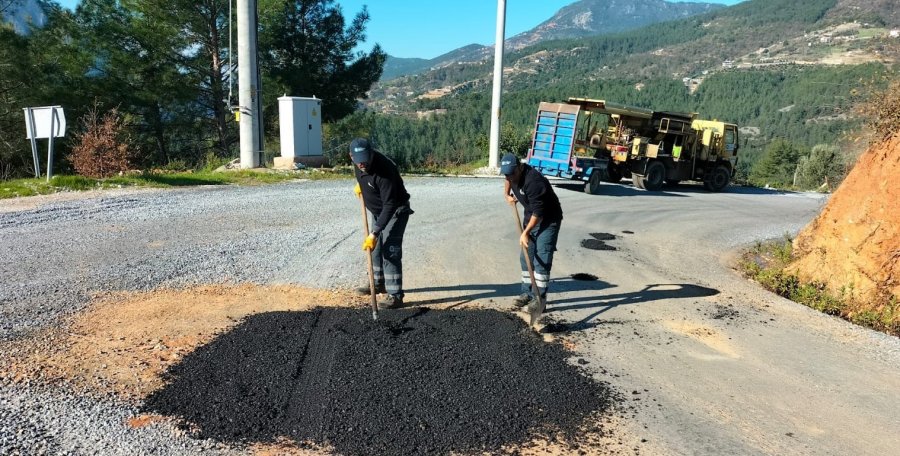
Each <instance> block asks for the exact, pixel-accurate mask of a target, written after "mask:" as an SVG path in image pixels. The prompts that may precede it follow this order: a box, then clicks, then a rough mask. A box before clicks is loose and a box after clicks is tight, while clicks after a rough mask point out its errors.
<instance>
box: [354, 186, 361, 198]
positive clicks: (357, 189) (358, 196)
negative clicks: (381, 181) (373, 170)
mask: <svg viewBox="0 0 900 456" xmlns="http://www.w3.org/2000/svg"><path fill="white" fill-rule="evenodd" d="M353 193H356V197H357V198H361V197H362V188H360V187H359V182H357V183H356V187H353Z"/></svg>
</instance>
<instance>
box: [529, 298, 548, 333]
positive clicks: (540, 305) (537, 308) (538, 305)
mask: <svg viewBox="0 0 900 456" xmlns="http://www.w3.org/2000/svg"><path fill="white" fill-rule="evenodd" d="M535 299H536V300H537V302H535V303H533V304H532V305H529V306H528V314H529V315H530V316H531V320H530V325H531V326H534V325H535V324H537V322H538V319H540V318H541V314H543V313H544V306H545V303H544V300H543V299H541V298H540V297H537V298H535Z"/></svg>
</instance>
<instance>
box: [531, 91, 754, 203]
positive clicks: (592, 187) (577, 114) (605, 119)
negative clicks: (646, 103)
mask: <svg viewBox="0 0 900 456" xmlns="http://www.w3.org/2000/svg"><path fill="white" fill-rule="evenodd" d="M738 148H739V147H738V127H737V125H735V124H733V123H727V122H722V121H719V120H703V119H698V118H697V113H684V112H675V111H653V110H650V109H645V108H639V107H635V106H628V105H624V104H618V103H612V102H607V101H605V100H594V99H588V98H569V99H568V100H566V102H565V103H551V102H541V103H540V105H539V106H538V113H537V120H536V121H535V128H534V132H533V136H532V142H531V147H530V149H529V151H528V156H527V162H528V164H529V165H531V166H532V167H533V168H535V169H536V170H538V171H540V172H541V174H544V175H545V176H553V177H561V178H566V179H574V180H580V181H583V182H584V183H585V184H584V191H585V192H586V193H590V194H597V193H599V192H600V189H601V186H602V182H619V181H621V180H622V179H623V178H626V177H631V181H632V183H633V185H634V186H635V187H637V188H639V189H644V190H648V191H658V190H661V189H662V188H663V186H664V185H672V186H674V185H678V184H679V183H681V182H683V181H697V182H702V183H703V186H704V187H705V188H706V189H707V190H709V191H713V192H718V191H722V190H724V189H725V188H726V187H728V184H729V183H730V182H731V179H732V178H733V176H734V172H735V169H736V167H737V160H738Z"/></svg>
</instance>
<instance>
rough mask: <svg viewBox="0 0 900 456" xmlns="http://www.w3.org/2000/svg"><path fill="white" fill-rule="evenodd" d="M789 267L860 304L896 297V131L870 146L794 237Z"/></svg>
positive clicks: (899, 233)
mask: <svg viewBox="0 0 900 456" xmlns="http://www.w3.org/2000/svg"><path fill="white" fill-rule="evenodd" d="M794 253H795V257H796V258H797V259H796V260H795V262H794V263H793V264H792V265H791V267H790V268H789V270H790V271H791V272H793V273H794V274H796V275H797V276H798V277H799V278H800V279H801V280H803V281H816V282H820V283H823V284H825V285H826V287H827V289H828V290H829V291H831V292H833V293H835V294H840V293H841V291H842V290H844V292H847V293H849V294H850V296H849V297H851V298H852V300H853V301H856V302H857V303H859V304H862V307H870V306H871V307H878V306H880V305H882V304H884V303H885V302H887V300H889V299H890V297H891V296H892V295H893V296H894V297H897V298H900V134H895V135H894V136H893V137H892V138H890V139H888V140H886V141H883V142H881V143H877V144H874V145H872V146H871V147H870V148H869V149H868V150H867V151H866V152H865V153H864V154H863V155H862V156H861V157H860V158H859V162H858V163H857V164H856V166H855V167H854V168H853V170H852V171H851V172H850V174H849V175H848V176H847V178H846V179H845V180H844V182H843V183H842V184H841V186H840V187H839V188H838V189H837V191H836V192H835V193H834V195H832V197H831V199H830V201H829V202H828V205H827V206H826V207H825V209H824V210H823V211H822V213H821V214H819V216H818V217H817V218H816V219H815V220H813V222H812V223H810V224H809V225H808V226H807V227H806V228H804V229H803V231H801V233H800V234H799V235H798V236H797V239H796V240H795V241H794Z"/></svg>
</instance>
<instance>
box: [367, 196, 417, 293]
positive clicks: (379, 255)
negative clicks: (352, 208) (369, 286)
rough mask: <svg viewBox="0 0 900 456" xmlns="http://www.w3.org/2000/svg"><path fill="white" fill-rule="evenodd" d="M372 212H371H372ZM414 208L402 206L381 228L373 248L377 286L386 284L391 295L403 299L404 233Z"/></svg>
mask: <svg viewBox="0 0 900 456" xmlns="http://www.w3.org/2000/svg"><path fill="white" fill-rule="evenodd" d="M370 214H371V212H370ZM412 214H413V210H412V209H410V207H409V205H406V206H400V207H399V208H397V211H396V212H394V215H393V216H392V217H391V219H390V220H388V223H387V225H386V226H385V227H384V229H383V230H381V233H380V235H379V236H378V238H377V239H376V241H375V249H374V250H372V271H373V272H374V274H375V286H376V287H378V286H379V285H381V284H384V288H385V290H386V291H387V292H388V294H389V295H392V296H396V297H398V298H400V299H403V233H404V232H405V231H406V223H407V222H408V221H409V216H410V215H412Z"/></svg>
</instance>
